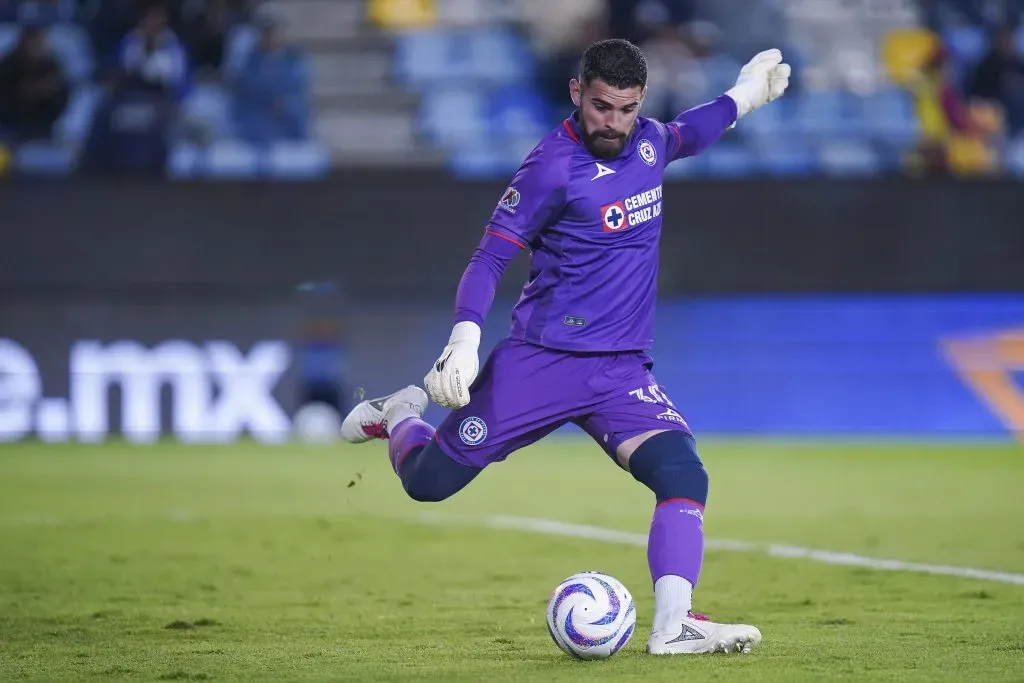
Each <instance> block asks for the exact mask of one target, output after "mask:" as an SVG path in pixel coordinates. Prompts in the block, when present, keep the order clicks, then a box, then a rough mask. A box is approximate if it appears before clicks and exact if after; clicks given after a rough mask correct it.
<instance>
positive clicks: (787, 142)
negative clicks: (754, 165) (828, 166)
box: [756, 134, 819, 176]
mask: <svg viewBox="0 0 1024 683" xmlns="http://www.w3.org/2000/svg"><path fill="white" fill-rule="evenodd" d="M756 156H757V159H758V165H759V167H760V168H761V170H762V171H763V172H764V173H766V174H768V175H774V176H806V175H812V174H814V173H817V172H818V171H819V164H818V157H817V156H816V155H815V154H814V150H813V149H811V147H810V145H809V144H808V142H807V140H806V139H805V138H804V137H803V136H802V135H799V134H790V135H787V136H780V137H777V138H775V139H773V140H770V141H765V143H764V144H761V145H759V146H758V148H757V150H756Z"/></svg>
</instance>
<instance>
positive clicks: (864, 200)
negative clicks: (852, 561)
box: [0, 0, 1024, 441]
mask: <svg viewBox="0 0 1024 683" xmlns="http://www.w3.org/2000/svg"><path fill="white" fill-rule="evenodd" d="M151 6H156V7H158V8H159V7H163V8H164V9H165V10H166V17H167V19H168V21H169V24H168V26H169V29H166V30H164V29H162V28H160V21H161V13H160V10H159V9H158V10H156V12H155V13H153V12H152V11H150V12H149V13H145V12H143V10H144V9H145V8H148V7H151ZM1022 11H1024V7H1022V4H1021V3H1018V2H1011V1H1009V0H1007V1H1006V2H972V1H970V0H948V1H945V2H920V3H918V2H912V1H910V0H904V1H897V0H873V1H868V0H862V1H857V2H852V1H845V2H844V1H840V0H834V1H830V0H814V1H810V0H774V1H764V2H753V1H752V0H736V1H727V0H714V1H710V0H679V1H675V2H673V1H669V0H662V1H648V2H638V1H636V0H624V1H622V2H619V1H617V0H616V1H610V2H605V1H604V0H574V1H573V2H558V3H547V2H540V1H539V0H538V1H531V0H521V1H511V0H510V1H501V0H366V1H363V0H278V1H275V2H266V3H257V2H245V1H244V0H230V1H229V0H224V1H222V2H218V1H216V0H196V1H190V0H181V1H180V2H165V3H151V2H141V1H140V2H136V1H135V0H104V1H103V2H88V1H82V2H76V1H75V0H53V1H43V0H39V1H22V2H16V1H14V0H6V1H3V0H0V22H2V26H0V50H3V51H4V52H5V53H6V55H7V56H6V58H5V62H4V65H3V66H2V67H0V71H2V73H3V77H2V78H0V87H2V88H7V89H8V90H7V91H5V92H4V93H2V94H0V100H2V101H3V102H4V103H5V106H4V107H3V111H2V112H0V115H2V122H0V123H2V126H3V127H2V131H3V133H2V139H3V141H4V144H3V148H2V154H0V167H2V169H3V173H4V179H3V182H2V183H0V207H2V211H3V214H2V225H3V229H2V234H3V248H2V249H0V340H2V341H0V397H2V400H0V439H3V440H8V441H16V440H21V439H26V438H32V437H35V436H39V437H43V438H45V439H47V440H53V441H63V440H69V439H75V438H80V439H87V440H94V439H102V438H105V437H116V436H119V435H122V434H125V433H126V434H127V436H128V437H129V438H130V439H131V440H144V441H148V440H152V439H154V438H156V437H157V436H159V434H160V433H166V434H170V435H172V436H174V437H176V438H179V439H182V440H187V441H231V440H234V439H236V438H240V437H242V436H244V435H246V434H248V435H252V436H255V437H256V438H257V439H259V440H265V441H281V440H284V439H287V438H289V437H290V436H291V435H292V434H293V433H294V430H295V429H296V428H297V425H299V426H301V429H300V431H302V432H303V433H304V434H305V435H306V436H313V435H314V432H317V428H318V427H322V426H323V425H324V424H325V423H324V421H323V415H322V414H320V413H315V414H314V415H313V416H312V417H310V414H309V412H308V411H303V410H302V408H303V406H308V405H310V404H311V403H318V404H327V405H330V406H333V408H334V409H335V410H340V411H343V410H344V409H345V408H346V407H347V406H349V405H351V404H352V401H353V400H354V397H355V396H356V395H357V392H358V391H359V390H360V388H361V389H363V390H365V391H366V392H367V393H368V394H375V393H378V392H382V391H387V390H391V389H393V388H394V387H397V386H402V385H404V384H407V383H410V382H419V381H421V379H422V376H423V374H424V373H425V370H426V368H427V367H428V364H429V363H430V362H431V361H432V360H433V359H434V357H435V356H436V353H437V352H438V351H439V350H440V349H441V347H442V346H443V344H444V341H445V339H446V338H447V334H448V329H449V326H450V319H451V312H452V311H451V309H452V301H453V297H454V293H455V289H456V286H457V283H458V278H459V276H460V274H461V272H462V268H463V267H464V265H465V263H466V260H467V259H468V257H469V255H470V253H471V251H472V249H473V247H474V246H475V245H476V243H477V241H478V239H479V235H480V233H481V230H482V228H483V223H484V221H486V218H487V216H488V215H489V214H490V211H491V210H492V208H493V206H494V204H495V203H496V202H497V200H498V198H499V197H500V195H501V193H502V190H503V189H504V187H505V183H506V182H507V179H508V176H509V174H510V173H511V172H512V171H513V170H514V169H515V167H516V165H517V163H518V162H519V160H520V159H521V158H522V156H523V155H524V154H525V152H526V151H527V150H528V149H529V148H530V147H531V146H532V145H533V144H534V143H535V142H536V140H537V139H538V138H539V137H540V136H541V135H543V133H544V132H545V131H546V130H548V129H549V128H550V127H551V126H552V125H555V124H557V122H558V121H559V120H560V118H561V117H563V116H564V115H566V114H567V111H566V104H567V98H566V97H565V96H564V95H565V90H566V82H567V80H568V77H569V76H570V75H571V72H572V68H573V63H574V60H575V59H576V58H577V56H578V53H579V51H580V49H581V47H582V46H584V45H586V44H587V43H588V42H589V41H591V40H593V39H595V38H599V37H602V36H607V35H613V34H614V35H617V36H625V37H630V38H632V39H634V40H636V41H637V42H639V43H640V44H641V45H642V46H644V48H645V50H646V52H647V54H648V58H649V60H650V66H651V84H650V88H651V96H650V98H649V99H648V102H647V104H646V105H645V106H646V113H647V114H648V115H652V116H662V117H664V116H671V115H673V113H675V112H677V111H679V110H681V109H682V108H686V107H689V106H692V105H694V104H697V103H699V102H701V101H703V100H706V99H709V98H711V97H713V96H714V95H716V94H718V93H720V92H722V91H723V90H724V89H726V88H727V87H728V86H729V85H730V84H731V83H732V82H733V81H734V80H735V77H736V74H737V73H738V71H739V68H740V66H741V65H742V63H743V62H744V61H745V59H746V58H748V57H749V56H750V55H752V54H753V53H754V52H755V51H757V50H759V49H762V48H765V47H768V46H778V47H781V48H782V49H783V51H784V53H785V55H786V57H787V61H790V62H791V63H793V64H794V67H795V73H794V78H793V82H792V87H791V90H790V91H789V93H788V94H787V95H786V97H785V98H783V100H781V101H780V102H777V103H775V104H774V105H772V106H770V107H767V108H766V109H765V110H763V111H761V112H758V113H756V114H755V115H753V116H751V117H750V118H749V119H746V120H744V121H743V122H742V124H741V125H740V126H738V127H737V129H736V130H734V131H731V132H729V133H728V134H727V135H726V136H725V137H724V138H723V140H722V141H721V143H720V144H719V145H717V146H715V147H714V148H713V149H711V150H709V151H708V152H707V153H706V154H704V155H702V156H701V157H699V158H696V159H692V160H687V161H683V162H678V163H676V164H674V165H673V166H672V167H670V170H671V171H672V173H671V177H670V178H667V179H666V185H665V189H664V196H665V200H664V201H665V203H666V205H667V207H666V208H667V213H666V214H665V229H664V237H663V252H662V261H661V271H660V277H659V283H660V284H659V286H660V304H659V311H658V319H657V332H656V346H655V358H656V363H657V365H656V368H655V370H656V372H657V375H658V377H659V380H660V381H661V382H662V383H663V384H664V385H665V386H666V387H667V388H668V390H669V392H670V395H671V396H672V398H673V399H674V401H675V402H676V404H677V405H679V406H680V408H681V410H682V412H683V413H684V414H686V415H687V417H688V418H689V420H690V421H691V423H692V424H693V425H694V427H695V428H696V429H697V430H698V431H699V432H701V433H716V434H769V435H793V434H798V435H809V434H813V435H837V436H853V435H865V434H867V435H871V436H872V437H928V438H933V437H941V438H946V437H972V438H979V437H980V438H986V439H987V438H991V439H999V440H1008V439H1012V438H1014V436H1016V437H1018V438H1024V390H1022V388H1021V384H1020V382H1019V378H1020V374H1019V373H1020V372H1021V371H1024V217H1022V216H1024V214H1022V210H1021V208H1022V206H1024V202H1022V200H1021V196H1022V194H1021V192H1022V188H1024V185H1022V184H1021V178H1022V177H1024V132H1022V128H1024V61H1022V59H1024V57H1022V54H1024V28H1022V27H1021V24H1020V20H1021V17H1022ZM140 12H142V13H141V14H140ZM139 17H144V19H142V20H141V21H142V23H143V24H145V25H148V26H153V27H156V29H158V30H160V31H164V32H163V33H161V34H160V35H161V36H162V37H161V38H160V40H159V41H158V43H159V45H160V47H158V48H157V49H156V51H155V52H154V53H152V54H146V53H145V50H144V49H143V50H142V51H141V53H140V50H139V45H140V44H141V43H140V40H139V35H140V34H139V33H137V28H138V25H139V24H138V22H139V21H140V18H139ZM147 22H148V23H147ZM610 27H614V31H613V30H612V29H611V28H610ZM166 31H170V32H166ZM275 32H276V33H275ZM269 34H275V35H278V36H279V37H280V40H281V41H282V45H283V46H284V47H282V48H278V49H270V48H269V43H264V42H261V41H262V40H263V36H266V35H269ZM35 36H39V37H41V38H42V45H43V46H44V47H43V52H42V56H39V55H37V56H36V57H33V59H34V60H37V61H33V62H31V63H29V62H25V61H22V60H21V57H20V56H19V55H20V54H21V53H19V52H17V50H18V49H23V50H25V51H26V52H25V54H29V53H30V52H31V53H33V54H35V53H34V52H33V50H34V48H33V47H32V46H33V45H37V43H36V42H33V41H34V37H35ZM141 42H144V41H141ZM19 44H27V45H28V46H27V47H23V48H18V47H17V46H18V45H19ZM47 46H48V47H47ZM47 49H48V50H50V51H51V52H52V56H53V61H47V59H48V58H47V57H46V56H45V54H46V52H45V51H46V50H47ZM180 65H184V67H183V68H179V66H180ZM54 69H56V71H54ZM35 79H40V80H39V81H36V80H35ZM33 84H35V85H36V86H38V87H33ZM25 93H31V94H30V95H29V94H25ZM15 102H16V103H18V105H17V106H15V105H14V104H13V103H15ZM525 261H526V260H525V259H520V260H519V261H518V262H517V263H516V264H515V266H514V267H513V269H512V270H511V272H510V273H508V274H507V275H506V277H505V278H504V280H503V283H502V285H501V289H500V291H499V298H498V302H497V303H496V306H495V309H494V312H493V313H492V314H491V316H490V318H489V320H488V323H487V329H486V332H485V342H484V347H485V348H484V352H486V351H487V350H488V349H489V347H490V346H491V345H493V344H494V343H495V342H496V340H497V339H498V338H499V337H500V335H501V334H503V332H504V331H505V329H506V328H507V324H508V311H509V309H510V307H511V305H512V304H513V303H514V301H515V297H516V295H517V292H518V289H519V287H520V286H521V283H522V281H523V276H524V274H525V266H526V263H525ZM440 414H441V413H440V411H438V410H437V408H436V407H432V408H431V409H430V411H429V413H428V417H429V418H430V419H432V420H436V419H437V418H438V417H439V416H440ZM302 415H305V416H306V418H307V419H299V417H300V416H302ZM314 418H316V419H314ZM326 424H328V425H329V422H327V423H326ZM317 433H318V432H317Z"/></svg>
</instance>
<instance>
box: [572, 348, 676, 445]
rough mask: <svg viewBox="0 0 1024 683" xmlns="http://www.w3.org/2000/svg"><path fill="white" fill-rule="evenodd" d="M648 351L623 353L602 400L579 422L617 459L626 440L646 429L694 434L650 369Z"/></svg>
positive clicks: (605, 388)
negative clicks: (617, 454) (646, 352)
mask: <svg viewBox="0 0 1024 683" xmlns="http://www.w3.org/2000/svg"><path fill="white" fill-rule="evenodd" d="M651 367H652V363H651V360H650V358H649V357H648V356H647V355H646V354H628V355H625V354H624V355H623V356H621V357H620V358H619V359H618V360H617V361H616V363H615V367H614V368H613V369H612V371H611V372H609V373H608V374H607V375H605V378H606V379H605V381H606V385H605V386H604V387H602V389H603V391H602V392H601V395H602V400H601V401H600V402H599V403H598V404H597V406H596V407H595V408H594V410H593V411H591V412H590V413H589V414H587V415H586V416H585V417H584V418H583V419H582V420H578V421H577V423H578V424H579V426H580V427H582V428H583V430H584V431H586V432H587V434H589V435H590V436H591V438H593V439H594V440H595V441H597V443H598V444H600V446H601V447H602V448H603V449H604V450H605V452H606V453H608V455H609V456H611V457H612V459H613V460H614V459H615V451H616V449H618V447H619V446H620V445H621V444H622V442H624V441H628V440H629V439H631V438H633V437H634V436H639V435H640V434H643V433H645V432H650V431H655V430H678V431H682V432H685V433H687V434H691V435H692V433H693V432H692V431H691V430H690V425H689V424H687V422H686V418H685V417H683V415H682V413H681V412H680V411H679V409H678V408H676V406H675V404H673V403H672V399H670V398H669V396H668V393H667V392H666V390H665V387H663V386H662V385H661V384H659V383H658V380H657V379H656V378H655V377H654V374H653V373H652V372H651Z"/></svg>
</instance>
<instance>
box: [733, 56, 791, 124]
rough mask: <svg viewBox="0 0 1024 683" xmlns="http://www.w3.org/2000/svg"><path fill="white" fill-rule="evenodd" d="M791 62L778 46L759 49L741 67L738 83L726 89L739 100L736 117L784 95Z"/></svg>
mask: <svg viewBox="0 0 1024 683" xmlns="http://www.w3.org/2000/svg"><path fill="white" fill-rule="evenodd" d="M790 73H791V69H790V67H789V64H786V63H784V62H783V61H782V52H781V51H779V50H776V49H771V50H765V51H764V52H759V53H758V54H756V55H755V56H754V58H753V59H751V60H750V61H749V62H747V64H746V66H744V67H743V69H741V70H740V76H739V78H738V79H736V85H734V86H733V87H732V88H730V89H729V90H727V91H726V92H725V94H726V95H728V96H729V97H731V98H732V99H733V101H735V102H736V118H737V119H739V118H741V117H743V116H745V115H747V114H749V113H750V112H752V111H754V110H755V109H758V108H759V107H763V106H764V105H766V104H768V103H769V102H772V101H774V100H777V99H778V98H780V97H782V93H784V92H786V88H788V87H789V75H790Z"/></svg>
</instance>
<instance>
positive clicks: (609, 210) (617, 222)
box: [601, 202, 629, 232]
mask: <svg viewBox="0 0 1024 683" xmlns="http://www.w3.org/2000/svg"><path fill="white" fill-rule="evenodd" d="M601 222H602V223H603V224H604V231H605V232H616V231H618V230H622V229H623V228H624V227H626V226H627V225H629V223H628V222H627V221H626V205H625V204H624V203H623V202H615V203H614V204H607V205H605V206H602V207H601Z"/></svg>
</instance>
